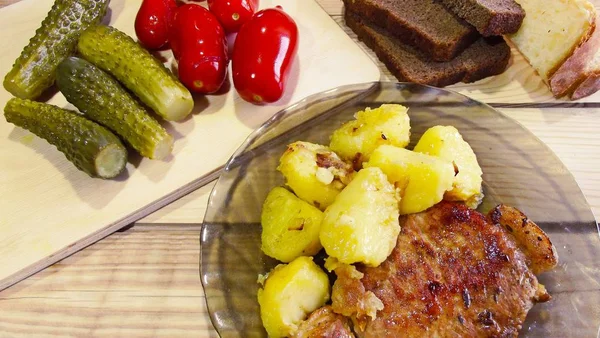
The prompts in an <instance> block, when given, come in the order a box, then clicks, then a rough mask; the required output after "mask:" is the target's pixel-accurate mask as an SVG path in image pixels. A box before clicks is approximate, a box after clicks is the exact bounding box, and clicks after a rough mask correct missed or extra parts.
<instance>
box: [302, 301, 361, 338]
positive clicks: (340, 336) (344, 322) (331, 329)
mask: <svg viewBox="0 0 600 338" xmlns="http://www.w3.org/2000/svg"><path fill="white" fill-rule="evenodd" d="M350 324H351V322H350V319H348V318H346V317H344V316H342V315H338V314H337V313H335V312H333V309H332V308H331V306H328V305H326V306H323V307H322V308H319V309H317V310H315V311H313V313H311V314H310V316H309V317H308V318H307V319H306V320H305V321H303V322H302V323H301V324H300V326H299V327H298V331H296V334H294V335H293V336H292V338H355V336H354V333H352V329H351V328H350Z"/></svg>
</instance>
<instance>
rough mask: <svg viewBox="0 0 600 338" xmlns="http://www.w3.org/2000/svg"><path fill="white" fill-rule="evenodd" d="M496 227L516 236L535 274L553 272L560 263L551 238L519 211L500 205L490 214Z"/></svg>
mask: <svg viewBox="0 0 600 338" xmlns="http://www.w3.org/2000/svg"><path fill="white" fill-rule="evenodd" d="M488 216H489V218H490V219H491V221H492V223H493V224H495V225H501V226H503V227H504V228H505V229H506V230H507V231H508V232H509V233H510V234H511V235H513V236H514V238H515V240H516V242H517V245H518V247H519V249H521V251H523V253H524V254H525V257H526V258H527V265H528V266H529V268H530V269H531V270H532V271H533V273H534V274H539V273H542V272H546V271H550V270H552V269H553V268H554V267H555V266H556V264H557V263H558V254H557V253H556V248H555V247H554V245H552V242H551V241H550V238H548V235H546V233H545V232H544V230H542V229H540V227H538V226H537V224H535V223H533V222H532V221H531V220H530V219H529V218H527V216H525V214H523V213H522V212H521V211H519V210H518V209H515V208H513V207H509V206H506V205H502V204H501V205H499V206H497V207H495V208H494V209H492V210H491V211H490V212H489V213H488Z"/></svg>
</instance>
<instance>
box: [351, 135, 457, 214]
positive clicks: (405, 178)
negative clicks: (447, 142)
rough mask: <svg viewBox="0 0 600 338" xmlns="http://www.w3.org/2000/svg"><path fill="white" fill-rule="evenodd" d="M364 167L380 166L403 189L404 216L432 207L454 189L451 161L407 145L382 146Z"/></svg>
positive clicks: (392, 181)
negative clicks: (406, 147) (419, 151)
mask: <svg viewBox="0 0 600 338" xmlns="http://www.w3.org/2000/svg"><path fill="white" fill-rule="evenodd" d="M364 166H365V167H366V168H373V167H376V168H380V169H381V170H382V171H383V172H384V173H385V174H386V175H387V177H388V179H389V181H390V182H391V183H393V184H394V185H395V186H396V187H397V188H398V189H399V190H400V196H401V199H400V203H399V211H400V214H401V215H404V214H412V213H417V212H421V211H423V210H426V209H428V208H430V207H432V206H433V205H435V204H436V203H438V202H440V201H441V200H442V199H443V197H444V193H445V192H446V191H447V190H450V189H452V182H453V179H454V167H452V163H451V162H449V161H444V160H442V159H439V158H437V157H434V156H430V155H426V154H422V153H416V152H413V151H410V150H407V149H404V148H398V147H394V146H389V145H382V146H379V147H378V148H377V149H375V151H374V152H373V153H372V154H371V159H370V160H369V162H366V163H365V164H364ZM363 170H364V169H363Z"/></svg>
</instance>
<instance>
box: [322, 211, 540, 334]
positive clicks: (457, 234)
mask: <svg viewBox="0 0 600 338" xmlns="http://www.w3.org/2000/svg"><path fill="white" fill-rule="evenodd" d="M400 225H401V226H402V231H401V233H400V235H399V237H398V242H397V244H396V247H395V249H394V250H393V252H392V254H391V255H390V256H389V257H388V259H387V260H386V261H385V262H383V263H382V264H381V265H380V266H379V267H376V268H369V267H365V266H358V267H357V269H358V270H359V271H360V272H362V273H363V274H364V276H362V278H360V275H357V274H347V273H340V274H338V280H337V281H336V283H335V284H336V285H334V287H333V294H332V300H333V308H334V309H335V310H336V311H338V310H340V309H346V311H348V309H354V310H355V312H357V313H356V314H354V315H353V320H354V321H355V331H357V333H358V334H359V335H360V336H361V337H378V338H379V337H516V336H517V335H518V332H519V330H520V329H521V326H522V324H523V321H524V320H525V316H526V315H527V312H528V311H529V309H530V308H531V307H532V306H533V304H534V303H535V302H538V301H545V300H548V299H549V298H550V297H549V296H548V294H547V293H546V290H545V288H544V287H543V285H541V284H539V283H538V280H537V278H536V277H535V275H534V274H533V272H532V271H531V270H530V268H529V267H528V266H527V264H526V261H527V260H526V257H525V255H524V254H523V252H521V250H519V249H518V247H517V244H516V243H515V241H514V239H513V238H512V236H510V235H509V234H508V233H507V231H506V230H505V229H504V228H503V227H501V226H497V225H494V224H493V222H491V221H490V220H489V219H488V218H486V217H485V216H484V215H482V214H480V213H479V212H477V211H475V210H472V209H469V208H468V207H466V206H464V205H462V204H459V203H452V202H441V203H439V204H437V205H436V206H434V207H432V208H430V209H428V210H426V211H424V212H422V213H419V214H412V215H406V216H402V217H400ZM338 269H340V268H337V269H336V274H337V271H338ZM349 279H350V280H349ZM368 292H372V293H374V294H375V296H377V298H379V299H380V300H381V301H382V302H383V304H384V308H383V310H381V311H378V312H377V317H376V319H371V318H370V317H368V316H367V315H366V314H364V313H363V314H361V313H359V310H360V306H358V305H357V304H356V302H355V301H354V300H360V299H363V298H364V297H365V293H368Z"/></svg>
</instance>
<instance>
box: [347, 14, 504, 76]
mask: <svg viewBox="0 0 600 338" xmlns="http://www.w3.org/2000/svg"><path fill="white" fill-rule="evenodd" d="M345 19H346V24H347V25H348V27H350V28H351V29H352V30H353V31H354V32H355V33H356V34H357V35H358V38H359V39H360V40H361V41H363V42H364V43H365V44H366V45H367V46H368V47H369V48H371V49H373V50H374V51H375V53H376V54H377V56H378V57H379V59H380V60H381V61H382V62H383V63H384V64H385V65H386V66H387V68H388V69H389V70H390V72H391V73H392V74H394V76H396V78H398V80H399V81H407V82H416V83H420V84H426V85H431V86H436V87H443V86H447V85H451V84H453V83H457V82H474V81H477V80H480V79H483V78H485V77H488V76H492V75H496V74H500V73H502V72H503V71H504V70H505V69H506V66H507V65H508V61H509V59H510V47H508V45H507V44H506V42H504V40H503V39H502V38H501V37H492V38H480V39H479V40H477V41H475V42H474V43H473V44H472V45H471V46H469V48H467V49H466V50H465V51H464V52H462V53H461V54H459V55H458V56H457V57H456V58H454V59H453V60H451V61H446V62H436V61H433V60H431V59H428V58H427V56H426V55H425V54H424V53H422V52H420V51H418V50H416V49H414V48H412V47H410V46H408V45H406V44H404V43H402V42H401V41H400V40H398V39H397V38H396V37H394V36H392V35H390V34H389V33H388V32H386V31H385V30H384V29H381V28H380V27H377V26H375V25H371V24H369V23H367V22H365V21H363V20H361V18H360V17H358V16H357V15H356V14H354V13H352V12H350V11H346V12H345Z"/></svg>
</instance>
